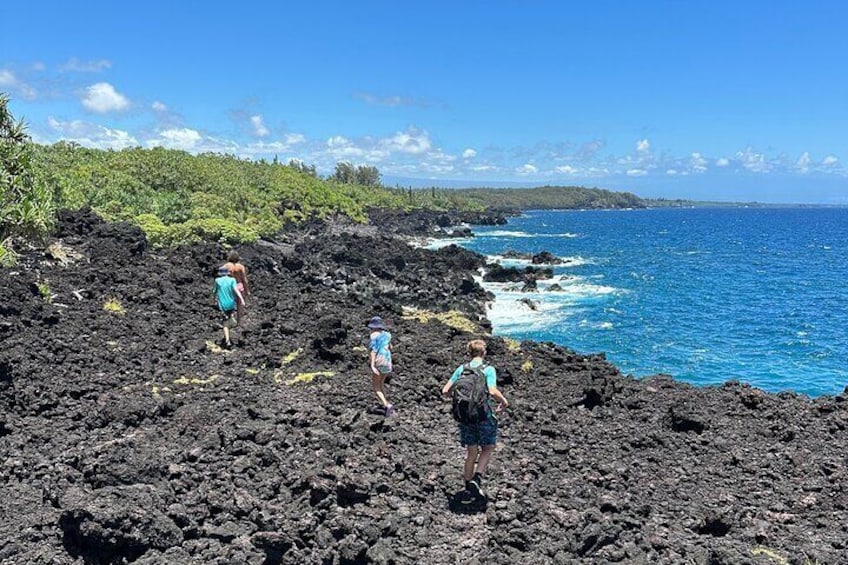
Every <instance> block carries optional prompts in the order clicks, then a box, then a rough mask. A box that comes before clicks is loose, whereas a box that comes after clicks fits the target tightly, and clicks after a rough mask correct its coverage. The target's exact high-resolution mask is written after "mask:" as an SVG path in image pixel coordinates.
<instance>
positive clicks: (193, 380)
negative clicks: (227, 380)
mask: <svg viewBox="0 0 848 565" xmlns="http://www.w3.org/2000/svg"><path fill="white" fill-rule="evenodd" d="M220 376H221V375H211V376H210V377H209V378H208V379H201V378H200V377H180V378H178V379H176V380H175V381H174V384H175V385H208V384H212V383H214V382H215V381H217V380H218V377H220Z"/></svg>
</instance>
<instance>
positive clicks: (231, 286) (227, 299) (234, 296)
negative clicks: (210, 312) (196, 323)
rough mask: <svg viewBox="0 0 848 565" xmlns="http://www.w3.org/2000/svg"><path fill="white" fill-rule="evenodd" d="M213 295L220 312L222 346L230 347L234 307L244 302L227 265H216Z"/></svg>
mask: <svg viewBox="0 0 848 565" xmlns="http://www.w3.org/2000/svg"><path fill="white" fill-rule="evenodd" d="M214 297H215V301H216V302H217V304H218V309H219V310H220V311H221V314H222V319H221V325H222V327H223V328H224V346H225V347H232V345H233V344H232V342H231V341H230V327H231V326H232V325H233V323H234V322H235V313H236V308H237V307H238V305H239V304H244V297H243V296H242V294H241V292H240V291H239V289H238V283H237V282H236V279H234V278H233V277H231V276H230V270H229V269H228V268H227V267H218V277H217V278H216V279H215V293H214Z"/></svg>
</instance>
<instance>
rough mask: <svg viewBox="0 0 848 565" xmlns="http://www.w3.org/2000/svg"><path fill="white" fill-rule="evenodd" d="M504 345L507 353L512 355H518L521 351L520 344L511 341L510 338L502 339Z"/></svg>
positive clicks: (515, 340)
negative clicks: (509, 352)
mask: <svg viewBox="0 0 848 565" xmlns="http://www.w3.org/2000/svg"><path fill="white" fill-rule="evenodd" d="M503 340H504V344H506V348H507V350H508V351H512V352H513V353H518V352H519V351H521V342H520V341H518V340H517V339H512V338H511V337H505V338H503Z"/></svg>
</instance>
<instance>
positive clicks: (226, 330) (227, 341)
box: [224, 324, 230, 345]
mask: <svg viewBox="0 0 848 565" xmlns="http://www.w3.org/2000/svg"><path fill="white" fill-rule="evenodd" d="M224 343H225V344H227V345H230V328H229V327H227V324H224Z"/></svg>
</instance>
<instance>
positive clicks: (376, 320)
mask: <svg viewBox="0 0 848 565" xmlns="http://www.w3.org/2000/svg"><path fill="white" fill-rule="evenodd" d="M368 327H369V328H370V329H372V330H385V329H386V326H385V325H384V324H383V318H381V317H380V316H374V317H373V318H371V320H370V321H369V322H368Z"/></svg>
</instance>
